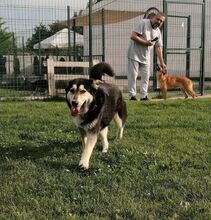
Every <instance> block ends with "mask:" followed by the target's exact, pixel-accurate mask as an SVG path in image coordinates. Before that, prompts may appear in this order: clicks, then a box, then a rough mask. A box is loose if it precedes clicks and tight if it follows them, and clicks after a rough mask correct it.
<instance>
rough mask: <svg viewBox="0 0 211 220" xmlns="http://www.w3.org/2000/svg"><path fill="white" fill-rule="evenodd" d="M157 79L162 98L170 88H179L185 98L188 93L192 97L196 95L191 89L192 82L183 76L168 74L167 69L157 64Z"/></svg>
mask: <svg viewBox="0 0 211 220" xmlns="http://www.w3.org/2000/svg"><path fill="white" fill-rule="evenodd" d="M157 79H158V82H159V86H160V90H161V93H162V95H163V98H164V99H166V98H167V90H168V89H172V88H180V89H181V91H182V92H183V93H184V95H185V98H188V95H190V96H192V98H195V97H197V95H196V93H195V92H194V90H193V82H192V81H191V80H190V79H188V78H187V77H185V76H169V75H168V74H167V69H163V68H162V67H161V66H159V65H157Z"/></svg>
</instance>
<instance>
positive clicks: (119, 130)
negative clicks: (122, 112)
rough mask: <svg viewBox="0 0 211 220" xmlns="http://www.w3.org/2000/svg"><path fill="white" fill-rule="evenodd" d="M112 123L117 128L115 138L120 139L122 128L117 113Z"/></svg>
mask: <svg viewBox="0 0 211 220" xmlns="http://www.w3.org/2000/svg"><path fill="white" fill-rule="evenodd" d="M114 121H115V123H116V126H117V138H118V139H122V137H123V130H124V126H123V123H122V119H121V118H120V117H119V115H118V113H117V114H115V115H114Z"/></svg>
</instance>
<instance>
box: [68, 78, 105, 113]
mask: <svg viewBox="0 0 211 220" xmlns="http://www.w3.org/2000/svg"><path fill="white" fill-rule="evenodd" d="M101 83H103V82H102V81H100V80H91V79H83V78H78V79H73V80H71V81H70V82H69V85H68V87H67V88H66V89H65V91H66V101H67V104H68V106H69V108H70V111H71V115H72V116H78V115H84V114H86V113H87V112H88V110H89V106H90V105H91V103H92V102H93V100H94V95H95V93H96V91H97V89H98V87H99V85H100V84H101Z"/></svg>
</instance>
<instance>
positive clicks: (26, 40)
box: [0, 0, 211, 99]
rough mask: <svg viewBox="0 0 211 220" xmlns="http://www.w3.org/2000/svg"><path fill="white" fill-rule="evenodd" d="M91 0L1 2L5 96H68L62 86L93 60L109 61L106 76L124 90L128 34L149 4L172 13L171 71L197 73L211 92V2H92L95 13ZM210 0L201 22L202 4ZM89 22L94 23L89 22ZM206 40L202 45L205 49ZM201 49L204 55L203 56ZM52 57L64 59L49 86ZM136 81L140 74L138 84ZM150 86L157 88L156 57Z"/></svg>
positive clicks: (198, 83) (198, 84) (0, 75)
mask: <svg viewBox="0 0 211 220" xmlns="http://www.w3.org/2000/svg"><path fill="white" fill-rule="evenodd" d="M90 2H91V1H86V0H80V1H79V0H77V1H76V0H75V1H70V0H61V1H53V0H51V1H50V0H46V1H39V0H37V1H33V0H29V1H27V2H26V1H24V0H18V1H16V0H1V1H0V25H1V26H0V97H1V99H4V98H8V97H12V98H14V97H19V98H20V97H24V98H26V97H29V98H35V97H49V96H52V95H64V88H65V87H66V85H67V82H68V80H69V79H70V78H75V77H78V76H83V77H88V69H89V68H88V66H89V65H90V61H95V62H100V61H106V62H108V63H110V64H111V65H112V66H113V68H114V70H115V73H116V77H115V78H113V79H111V78H106V80H107V81H109V82H112V83H115V84H117V85H118V86H119V87H120V88H121V89H122V90H123V91H124V92H127V56H126V54H127V47H128V43H129V37H130V34H131V32H132V30H133V27H134V25H135V24H136V23H137V22H138V21H139V20H140V19H143V17H144V15H145V12H146V11H147V10H148V9H149V8H151V7H153V8H156V9H158V10H161V11H164V12H165V13H166V14H167V16H168V17H167V18H168V19H167V22H166V23H167V24H166V25H167V26H166V28H167V30H166V31H164V30H163V35H165V36H164V43H166V45H165V46H166V48H164V49H165V50H164V52H165V55H166V61H167V66H168V69H169V71H170V72H171V73H172V74H174V75H187V76H189V77H190V78H192V79H193V80H194V85H195V88H196V90H197V91H198V93H199V94H200V93H201V89H203V92H204V94H208V93H209V90H210V86H211V84H210V80H211V72H210V69H211V66H210V65H211V64H210V59H211V56H210V55H211V49H210V48H211V45H210V40H209V37H208V36H209V35H210V32H211V22H210V20H211V19H210V16H211V12H210V11H211V10H209V9H211V2H210V1H206V2H205V1H203V0H196V1H168V0H165V1H163V0H148V1H144V0H134V1H130V0H102V1H92V7H91V9H92V11H91V13H92V16H91V17H90V8H89V3H90ZM178 3H179V4H178ZM205 4H206V7H205V14H204V15H205V20H204V21H203V18H202V14H203V11H202V6H203V5H205ZM188 19H190V20H191V23H189V21H188ZM89 22H92V26H91V27H90V25H89ZM203 22H204V25H203ZM203 27H204V29H205V37H204V38H203V39H204V41H202V33H203ZM90 33H91V35H90ZM165 39H166V41H165ZM188 39H189V41H188ZM90 42H91V44H90ZM202 44H204V45H205V47H204V51H203V48H202V47H203V45H202ZM90 47H91V53H90ZM197 48H198V49H197ZM173 49H174V50H173ZM202 53H204V57H202V56H201V54H202ZM90 54H91V59H90ZM48 59H51V60H53V61H55V62H58V61H59V62H58V63H57V64H58V66H55V68H54V73H55V74H57V75H61V76H62V77H60V78H59V80H55V81H54V84H55V85H49V78H48V66H47V60H48ZM152 59H153V57H152ZM61 62H63V63H61ZM68 62H72V63H68ZM66 64H67V65H66ZM154 64H155V62H154ZM87 65H88V66H87ZM138 84H139V80H138V82H137V86H138ZM52 86H53V88H55V89H54V92H53V93H49V91H50V90H51V87H52ZM202 86H203V88H202ZM150 90H151V91H156V93H159V90H157V84H156V77H155V71H154V68H153V62H152V67H151V81H150Z"/></svg>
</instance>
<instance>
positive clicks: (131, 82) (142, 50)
mask: <svg viewBox="0 0 211 220" xmlns="http://www.w3.org/2000/svg"><path fill="white" fill-rule="evenodd" d="M164 20H165V15H164V14H163V13H162V12H158V13H157V14H155V15H153V16H151V17H150V19H143V20H141V21H140V22H139V23H138V24H137V25H136V26H135V28H134V30H133V32H132V34H131V37H130V44H129V48H128V90H129V98H130V100H137V98H136V80H137V77H138V75H139V73H140V76H141V84H140V95H141V97H140V98H141V99H140V100H141V101H142V100H149V99H148V86H149V77H150V51H151V50H152V48H153V46H155V51H156V54H157V56H158V59H159V63H160V65H161V66H162V67H163V68H165V67H166V65H165V64H164V61H163V55H162V46H163V43H162V36H161V32H160V27H161V25H162V24H163V22H164Z"/></svg>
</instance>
